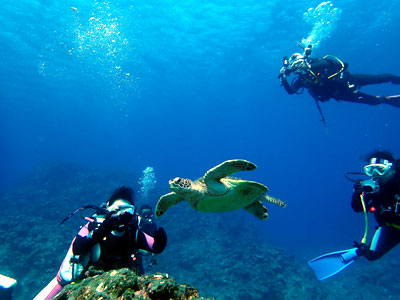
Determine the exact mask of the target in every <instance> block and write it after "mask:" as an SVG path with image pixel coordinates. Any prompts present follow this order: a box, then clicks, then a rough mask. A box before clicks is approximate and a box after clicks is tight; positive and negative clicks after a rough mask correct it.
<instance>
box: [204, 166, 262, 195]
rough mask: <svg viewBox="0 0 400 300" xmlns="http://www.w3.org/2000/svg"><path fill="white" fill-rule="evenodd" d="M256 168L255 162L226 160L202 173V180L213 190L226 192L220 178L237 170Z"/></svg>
mask: <svg viewBox="0 0 400 300" xmlns="http://www.w3.org/2000/svg"><path fill="white" fill-rule="evenodd" d="M256 168H257V166H256V165H255V164H253V163H252V162H249V161H247V160H244V159H232V160H227V161H224V162H223V163H222V164H219V165H218V166H215V167H214V168H212V169H210V170H208V171H207V173H206V174H205V175H204V182H205V184H206V185H207V186H208V187H209V188H210V187H213V188H212V189H213V190H215V192H217V193H224V192H226V187H225V185H224V184H222V183H221V182H220V179H221V178H224V177H227V176H229V175H231V174H233V173H236V172H239V171H252V170H255V169H256Z"/></svg>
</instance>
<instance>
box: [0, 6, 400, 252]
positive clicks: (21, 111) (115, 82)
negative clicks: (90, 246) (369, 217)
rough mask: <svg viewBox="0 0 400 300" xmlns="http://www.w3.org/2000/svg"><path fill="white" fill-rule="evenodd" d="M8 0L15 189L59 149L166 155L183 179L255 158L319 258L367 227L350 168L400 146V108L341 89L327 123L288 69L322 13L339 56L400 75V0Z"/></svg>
mask: <svg viewBox="0 0 400 300" xmlns="http://www.w3.org/2000/svg"><path fill="white" fill-rule="evenodd" d="M3 2H4V3H2V9H1V11H0V54H1V57H2V58H1V60H2V64H1V69H0V100H1V101H0V140H1V141H2V144H1V145H2V146H1V147H0V154H1V155H0V165H1V173H0V176H1V177H0V182H1V183H0V186H1V189H2V190H7V189H8V188H9V187H10V186H11V185H12V184H13V183H14V182H15V181H16V180H18V178H20V177H22V176H24V175H25V174H27V173H29V172H30V171H31V170H33V169H36V168H38V167H40V166H42V165H45V164H47V163H50V162H54V161H67V162H75V163H78V164H81V165H83V166H95V167H99V168H124V169H128V170H133V171H135V172H138V173H140V172H141V171H142V170H143V169H145V168H146V167H147V166H152V167H153V168H154V171H155V173H156V176H157V184H158V185H160V186H163V185H164V186H166V187H167V182H168V179H170V178H174V177H176V176H184V177H188V178H196V177H200V176H202V175H203V174H204V172H205V171H206V170H208V169H209V168H211V167H213V166H215V165H217V164H218V163H220V162H222V161H224V160H227V159H232V158H244V159H248V160H250V161H252V162H254V163H256V164H257V165H258V169H257V170H256V171H254V172H252V173H247V174H238V175H239V176H242V177H245V178H248V179H253V180H257V181H259V182H262V183H265V184H266V185H267V186H268V187H269V188H270V194H271V195H273V196H277V197H279V198H281V199H282V200H284V201H286V202H287V204H288V206H287V208H285V209H280V208H275V207H271V208H270V219H269V220H268V221H267V222H265V223H262V222H260V228H261V229H262V230H263V232H265V239H268V240H269V241H271V242H273V243H275V244H276V245H277V246H281V247H284V248H286V249H287V250H288V251H289V252H292V253H293V254H295V255H299V256H301V257H308V258H310V257H313V256H315V255H319V254H321V253H323V252H325V251H331V250H338V249H342V248H346V247H351V245H352V242H353V240H359V239H360V238H361V236H362V234H363V230H364V227H363V226H364V224H363V217H362V215H357V214H355V213H353V212H352V210H351V208H350V204H349V202H350V197H351V193H352V183H351V182H350V181H347V180H346V179H345V178H344V176H343V174H344V173H345V172H347V171H361V170H362V164H363V162H362V161H361V160H360V157H361V156H362V155H363V154H366V153H368V152H369V151H371V150H373V149H376V148H383V149H390V150H392V151H393V153H394V154H395V155H397V156H399V155H400V151H399V149H398V148H399V145H400V142H399V141H398V129H399V128H400V118H399V113H400V111H399V110H398V109H397V108H393V107H390V106H385V105H380V106H376V107H373V106H367V105H360V104H351V103H345V102H336V101H334V100H331V101H330V102H328V103H323V104H321V107H322V110H323V111H324V114H325V117H326V119H327V126H328V128H327V130H325V129H324V127H323V125H322V124H321V122H320V116H319V114H318V111H317V108H316V107H315V104H314V100H313V99H312V98H311V97H310V96H309V95H308V94H307V93H306V92H305V93H304V94H302V95H292V96H289V95H287V94H286V92H285V91H284V90H283V88H281V87H280V83H279V80H278V79H277V75H278V73H279V69H280V68H281V61H282V56H283V55H290V54H292V53H293V52H299V51H300V48H298V46H297V45H296V42H300V41H301V40H303V39H307V38H310V33H312V32H313V31H312V30H313V28H314V27H315V25H316V24H317V23H318V22H320V21H321V18H322V20H323V21H322V22H329V25H328V23H325V25H326V26H319V27H317V31H316V32H314V33H312V34H313V36H312V38H313V42H315V44H316V45H317V46H316V47H314V50H313V56H320V55H325V54H333V55H336V56H338V57H340V58H341V59H342V60H343V61H346V62H348V63H349V70H350V71H351V72H353V73H394V74H400V71H399V68H400V61H399V59H398V47H399V38H400V32H399V30H398V28H400V16H399V14H398V13H397V12H398V11H399V10H400V2H398V1H389V0H383V1H379V3H377V1H372V0H369V1H365V0H363V1H361V0H355V1H345V0H341V1H334V3H333V6H331V8H329V7H328V11H326V10H324V11H322V12H321V14H322V16H321V15H318V13H317V14H316V15H315V17H314V18H311V21H310V20H309V18H308V20H306V18H305V17H304V13H306V12H307V11H308V10H309V9H310V8H312V9H316V8H317V7H318V5H319V4H321V2H320V1H305V0H302V1H293V0H288V1H285V4H283V2H282V1H254V0H243V1H236V2H234V1H227V0H218V1H193V0H186V1H165V0H159V1H155V0H146V1H142V0H136V1H123V0H116V1H109V2H107V1H85V0H82V1H73V0H66V1H54V0H47V1H44V0H43V1H34V0H20V1H4V0H3ZM323 5H326V4H323ZM329 9H330V10H329ZM332 9H336V10H335V11H333V12H332ZM324 18H325V19H324ZM363 91H365V92H370V93H375V94H380V95H392V94H397V93H400V86H392V85H390V84H382V85H377V86H373V87H368V88H363ZM395 251H398V249H397V250H395Z"/></svg>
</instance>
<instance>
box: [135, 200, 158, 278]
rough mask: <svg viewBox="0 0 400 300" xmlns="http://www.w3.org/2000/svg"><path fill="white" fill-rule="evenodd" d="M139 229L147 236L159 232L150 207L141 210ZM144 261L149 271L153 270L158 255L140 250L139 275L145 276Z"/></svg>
mask: <svg viewBox="0 0 400 300" xmlns="http://www.w3.org/2000/svg"><path fill="white" fill-rule="evenodd" d="M138 214H139V228H140V229H141V230H142V231H143V232H144V233H146V234H148V235H150V236H153V235H154V233H155V232H156V231H157V224H156V220H155V218H154V212H153V208H152V207H151V206H150V205H147V204H144V205H142V206H141V207H140V208H139V213H138ZM143 260H145V262H146V265H147V269H151V268H152V267H153V265H156V264H157V254H156V253H154V252H149V251H146V250H143V249H140V250H138V252H137V253H136V261H137V266H138V270H137V274H138V275H143V274H144V273H145V272H144V267H143Z"/></svg>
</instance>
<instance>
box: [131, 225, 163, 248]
mask: <svg viewBox="0 0 400 300" xmlns="http://www.w3.org/2000/svg"><path fill="white" fill-rule="evenodd" d="M137 246H138V248H139V249H143V250H146V251H150V252H153V253H161V252H163V251H164V249H165V247H166V246H167V234H166V233H165V231H164V229H163V228H162V227H160V228H158V229H157V230H156V231H155V232H154V236H150V235H148V234H146V233H145V232H143V230H140V229H139V230H138V235H137Z"/></svg>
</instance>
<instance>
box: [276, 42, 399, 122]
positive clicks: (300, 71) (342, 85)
mask: <svg viewBox="0 0 400 300" xmlns="http://www.w3.org/2000/svg"><path fill="white" fill-rule="evenodd" d="M298 45H299V46H300V47H301V48H303V49H304V53H303V54H300V53H294V54H292V55H291V56H290V58H288V57H287V56H285V57H284V58H283V67H282V68H281V70H280V73H279V76H278V78H279V79H280V80H281V85H282V86H283V87H284V88H285V90H286V91H287V92H288V93H289V94H301V93H302V92H303V90H304V88H306V89H307V90H308V92H309V93H310V95H311V96H312V97H313V98H314V99H315V103H316V104H317V106H318V109H319V111H320V114H321V117H322V121H323V122H325V118H324V116H323V114H322V112H321V109H320V107H319V104H318V101H321V102H325V101H328V100H329V99H331V98H333V99H335V100H337V101H340V100H341V101H348V102H355V103H364V104H369V105H378V104H382V103H386V104H389V105H392V106H395V107H399V108H400V95H395V96H373V95H369V94H366V93H363V92H361V91H360V88H361V87H362V86H365V85H371V84H379V83H386V82H391V83H393V84H400V76H395V75H392V74H379V75H368V74H351V73H350V72H349V71H348V70H347V69H348V64H347V63H343V62H342V61H341V60H340V59H338V58H337V57H335V56H332V55H326V56H324V57H318V58H310V57H309V56H310V55H311V51H312V45H309V46H308V47H306V48H304V47H302V46H301V45H300V44H299V43H298ZM290 75H294V76H295V77H294V78H293V80H292V81H291V83H289V82H288V76H290Z"/></svg>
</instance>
